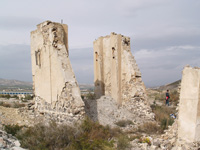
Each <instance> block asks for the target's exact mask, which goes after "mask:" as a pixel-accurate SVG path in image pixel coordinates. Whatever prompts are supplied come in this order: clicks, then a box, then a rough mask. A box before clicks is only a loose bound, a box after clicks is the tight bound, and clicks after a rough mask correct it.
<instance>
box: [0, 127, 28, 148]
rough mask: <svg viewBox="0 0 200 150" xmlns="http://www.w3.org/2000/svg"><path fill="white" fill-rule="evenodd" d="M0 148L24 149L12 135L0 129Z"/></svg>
mask: <svg viewBox="0 0 200 150" xmlns="http://www.w3.org/2000/svg"><path fill="white" fill-rule="evenodd" d="M0 149H1V150H25V149H23V148H21V147H20V143H19V141H18V140H17V139H16V138H15V137H14V136H12V135H10V134H7V133H6V132H5V131H2V130H0Z"/></svg>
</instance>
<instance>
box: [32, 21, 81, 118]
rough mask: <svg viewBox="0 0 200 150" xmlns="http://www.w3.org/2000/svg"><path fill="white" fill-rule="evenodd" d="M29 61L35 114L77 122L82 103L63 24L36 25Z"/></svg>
mask: <svg viewBox="0 0 200 150" xmlns="http://www.w3.org/2000/svg"><path fill="white" fill-rule="evenodd" d="M31 58H32V75H33V88H34V94H35V109H36V111H37V112H40V113H41V114H44V115H45V114H48V115H47V116H50V117H53V118H56V119H58V118H63V119H64V120H66V119H68V120H69V121H71V120H77V119H80V118H81V117H82V115H83V114H84V103H83V101H82V99H81V96H80V89H79V87H78V84H77V81H76V79H75V75H74V73H73V71H72V67H71V64H70V60H69V51H68V27H67V25H64V24H59V23H55V22H51V21H46V22H43V23H41V24H39V25H37V30H35V31H32V32H31Z"/></svg>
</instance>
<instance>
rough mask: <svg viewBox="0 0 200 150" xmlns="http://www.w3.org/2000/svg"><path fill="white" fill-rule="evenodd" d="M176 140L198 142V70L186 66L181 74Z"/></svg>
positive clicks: (199, 130)
mask: <svg viewBox="0 0 200 150" xmlns="http://www.w3.org/2000/svg"><path fill="white" fill-rule="evenodd" d="M178 138H179V139H182V140H185V141H186V142H197V141H200V68H192V67H189V66H187V67H185V68H184V70H183V72H182V81H181V91H180V104H179V118H178Z"/></svg>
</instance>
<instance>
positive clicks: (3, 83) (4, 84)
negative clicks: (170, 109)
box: [0, 78, 181, 90]
mask: <svg viewBox="0 0 200 150" xmlns="http://www.w3.org/2000/svg"><path fill="white" fill-rule="evenodd" d="M180 83H181V80H178V81H175V82H173V83H170V84H166V85H162V86H159V87H157V88H155V89H159V90H167V89H169V90H171V89H176V88H178V87H179V85H180ZM32 86H33V83H32V82H25V81H19V80H8V79H2V78H0V89H2V88H7V89H9V88H32ZM79 87H80V89H81V90H93V89H94V85H93V84H81V83H80V84H79Z"/></svg>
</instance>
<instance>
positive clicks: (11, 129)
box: [4, 125, 23, 136]
mask: <svg viewBox="0 0 200 150" xmlns="http://www.w3.org/2000/svg"><path fill="white" fill-rule="evenodd" d="M22 128H23V126H19V125H4V129H5V131H6V132H7V133H9V134H12V135H13V136H15V135H16V134H17V132H19V131H20V130H21V129H22Z"/></svg>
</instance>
